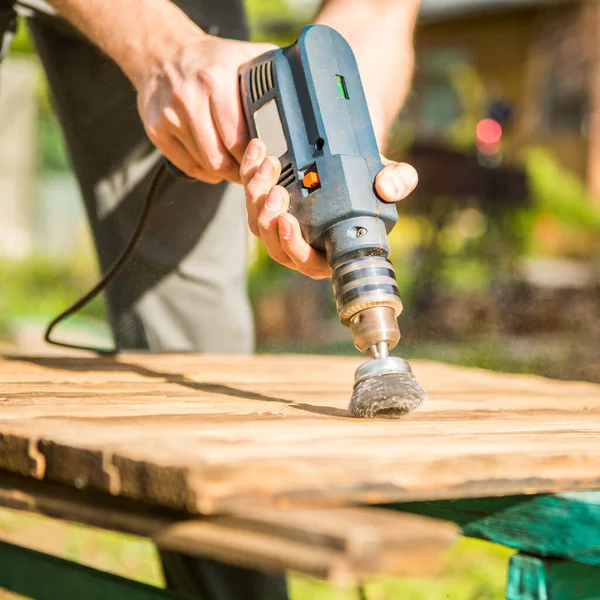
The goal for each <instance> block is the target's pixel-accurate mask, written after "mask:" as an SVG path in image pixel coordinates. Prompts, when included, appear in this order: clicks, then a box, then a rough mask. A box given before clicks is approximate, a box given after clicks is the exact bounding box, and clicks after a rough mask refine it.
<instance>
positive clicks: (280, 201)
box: [257, 185, 296, 269]
mask: <svg viewBox="0 0 600 600" xmlns="http://www.w3.org/2000/svg"><path fill="white" fill-rule="evenodd" d="M289 203H290V195H289V193H288V191H287V190H286V189H285V188H283V187H281V186H280V185H276V186H275V187H273V188H271V191H270V192H269V193H268V195H267V198H266V200H265V203H264V205H263V207H262V210H261V211H260V213H259V215H258V221H257V224H258V232H259V235H260V239H261V241H262V243H263V244H264V245H265V248H266V249H267V252H268V253H269V256H270V257H271V258H272V259H273V260H275V261H277V262H278V263H280V264H282V265H284V266H286V267H289V268H291V269H295V268H296V266H295V265H294V262H293V261H292V259H291V258H290V257H289V256H288V255H287V254H286V253H285V250H283V248H282V247H281V241H280V240H279V224H278V219H279V215H280V214H282V213H284V212H287V209H288V206H289Z"/></svg>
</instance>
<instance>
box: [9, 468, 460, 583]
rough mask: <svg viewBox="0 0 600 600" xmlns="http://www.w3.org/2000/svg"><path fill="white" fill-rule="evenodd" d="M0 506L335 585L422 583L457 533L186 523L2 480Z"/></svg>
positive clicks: (351, 513) (84, 495)
mask: <svg viewBox="0 0 600 600" xmlns="http://www.w3.org/2000/svg"><path fill="white" fill-rule="evenodd" d="M0 506H5V507H7V508H14V509H20V510H27V511H30V512H36V513H40V514H44V515H47V516H50V517H54V518H59V519H66V520H70V521H74V522H77V523H82V524H84V525H91V526H94V527H101V528H103V529H112V530H116V531H121V532H125V533H130V534H134V535H139V536H144V537H148V538H151V539H152V540H153V541H154V542H156V544H157V545H159V546H160V547H163V548H165V549H168V550H173V551H179V552H184V553H186V554H191V555H195V556H205V557H209V558H213V559H216V560H220V561H221V562H226V563H231V564H235V565H238V566H245V567H252V568H255V569H261V570H263V571H276V572H279V571H281V572H285V571H297V572H302V573H305V574H308V575H312V576H315V577H320V578H323V579H328V580H330V581H335V582H337V583H350V582H358V581H360V580H361V579H362V578H364V577H366V576H367V575H382V574H387V575H407V574H410V575H425V574H430V573H433V572H436V571H437V569H438V568H439V567H440V566H441V562H442V560H443V555H444V552H445V551H446V550H447V549H448V548H449V547H450V546H451V544H452V543H453V542H454V541H455V539H456V537H457V535H458V528H457V527H456V526H454V525H452V524H450V523H444V522H441V521H438V520H436V519H431V518H426V517H416V516H413V515H407V514H399V513H397V512H393V511H390V510H384V509H377V508H337V509H311V510H303V511H299V510H287V511H277V510H271V511H268V512H265V511H260V510H251V509H250V508H249V507H246V509H245V511H244V513H243V514H240V515H238V516H225V517H206V518H203V519H197V518H190V516H189V515H183V514H181V513H176V512H174V511H167V510H164V509H157V508H155V507H151V506H149V505H146V506H145V505H142V504H140V503H136V502H132V501H127V500H124V499H122V498H115V497H111V496H107V495H105V494H101V493H90V492H86V491H78V490H74V489H72V488H69V487H67V486H64V485H60V484H53V483H49V482H40V481H35V480H32V479H26V478H23V477H18V476H14V475H9V474H0Z"/></svg>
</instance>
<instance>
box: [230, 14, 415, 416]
mask: <svg viewBox="0 0 600 600" xmlns="http://www.w3.org/2000/svg"><path fill="white" fill-rule="evenodd" d="M239 83H240V94H241V102H242V106H243V110H244V114H245V117H246V122H247V126H248V129H249V131H250V135H251V137H252V138H260V139H262V140H263V141H264V142H265V144H266V147H267V152H268V153H269V154H271V155H274V156H276V157H278V158H279V160H280V162H281V176H280V178H279V181H278V184H279V185H281V186H283V187H285V188H286V189H287V191H288V192H289V194H290V208H289V210H290V212H291V213H292V214H293V215H294V216H295V217H296V218H297V219H298V221H299V223H300V227H301V229H302V234H303V236H304V238H305V239H306V241H307V242H308V243H309V244H310V245H311V246H313V247H314V248H316V249H317V250H320V251H322V252H324V253H326V255H327V260H328V262H329V264H330V266H331V267H332V269H333V275H332V283H333V292H334V295H335V301H336V306H337V312H338V315H339V318H340V321H341V322H342V324H343V325H345V326H347V327H349V328H350V330H351V331H352V338H353V341H354V345H355V346H356V348H357V349H358V350H359V351H360V352H362V353H364V354H369V355H370V356H371V357H372V360H370V361H368V362H366V363H364V364H363V365H361V366H360V367H359V368H358V369H357V371H356V377H355V388H354V394H353V398H352V402H351V411H352V412H353V413H354V414H355V415H357V416H365V417H373V416H387V417H394V416H398V415H400V414H404V413H406V412H409V411H411V410H413V409H414V408H416V407H417V406H418V405H420V404H421V403H422V401H423V400H424V399H425V393H424V392H423V390H422V388H421V387H420V386H419V384H418V383H417V382H416V380H415V379H414V376H413V374H412V371H411V368H410V366H409V365H408V363H407V362H406V361H404V360H403V359H401V358H397V357H390V356H389V352H390V350H392V349H393V348H394V347H395V346H396V345H397V344H398V341H399V340H400V330H399V327H398V321H397V318H398V316H399V314H400V312H401V311H402V302H401V299H400V293H399V291H398V284H397V282H396V276H395V273H394V268H393V266H392V263H391V262H390V261H389V258H388V257H389V254H390V247H389V243H388V238H387V236H388V234H389V232H390V231H391V230H392V228H393V227H394V225H395V224H396V222H397V220H398V214H397V211H396V207H395V205H394V204H391V203H388V202H384V201H382V200H381V199H380V198H379V197H378V196H377V193H376V191H375V187H374V181H375V176H376V175H377V173H378V172H379V171H380V170H381V169H382V168H383V164H382V163H381V157H380V154H379V150H378V147H377V141H376V139H375V134H374V131H373V127H372V124H371V120H370V117H369V112H368V108H367V101H366V98H365V94H364V91H363V87H362V84H361V80H360V76H359V72H358V67H357V64H356V61H355V58H354V55H353V53H352V50H351V48H350V46H349V45H348V43H347V42H346V41H345V40H344V38H343V37H342V36H341V35H340V34H339V33H337V32H336V31H335V30H333V29H331V28H330V27H326V26H323V25H311V26H308V27H306V28H305V29H304V30H303V31H302V33H301V35H300V37H299V38H298V40H297V41H296V42H295V43H294V44H292V45H291V46H288V47H286V48H281V49H277V50H273V51H270V52H267V53H265V54H263V55H261V56H259V57H257V58H255V59H253V60H252V61H250V62H248V63H246V64H245V65H243V66H242V67H241V68H240V71H239Z"/></svg>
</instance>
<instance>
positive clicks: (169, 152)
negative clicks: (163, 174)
mask: <svg viewBox="0 0 600 600" xmlns="http://www.w3.org/2000/svg"><path fill="white" fill-rule="evenodd" d="M148 136H149V137H150V140H151V141H152V143H153V144H154V145H155V146H156V147H157V148H158V149H159V150H160V151H161V152H162V153H163V154H164V156H165V157H166V158H167V159H168V160H169V161H171V162H172V163H173V164H174V165H175V166H176V167H177V168H178V169H179V170H181V171H183V172H184V173H185V174H186V175H188V176H189V177H193V178H194V179H198V180H199V181H204V182H205V183H219V182H221V181H222V179H221V178H219V177H217V176H215V175H213V174H211V173H207V172H205V171H204V170H203V169H201V168H200V167H199V166H198V163H197V162H196V161H195V160H194V159H193V158H192V156H191V155H190V153H189V152H188V151H187V150H186V149H185V147H184V146H183V144H182V143H181V142H180V141H179V140H178V139H177V138H176V137H175V136H173V135H169V134H165V133H158V132H156V131H155V130H153V129H149V130H148Z"/></svg>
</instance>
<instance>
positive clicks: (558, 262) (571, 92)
mask: <svg viewBox="0 0 600 600" xmlns="http://www.w3.org/2000/svg"><path fill="white" fill-rule="evenodd" d="M247 5H248V9H249V12H250V16H251V25H252V32H253V37H254V39H256V40H270V41H275V42H276V43H279V44H286V43H289V42H291V41H293V40H294V39H295V36H296V35H297V34H298V32H299V30H300V29H301V27H302V26H303V25H305V24H306V23H308V22H309V20H310V18H311V16H312V14H314V11H315V10H316V8H317V5H318V3H317V2H316V1H315V0H287V1H286V0H248V1H247ZM599 41H600V3H599V2H597V0H423V1H422V9H421V12H420V15H419V24H418V29H417V33H416V39H415V44H416V68H415V76H414V85H413V88H412V91H411V93H410V96H409V98H408V99H407V102H406V105H405V107H404V109H403V111H402V113H401V115H400V116H399V118H398V119H397V122H396V123H395V124H394V127H393V130H392V134H391V136H390V140H389V143H388V147H387V148H386V149H385V150H386V154H387V155H388V156H390V157H391V158H395V159H398V160H406V161H409V162H412V163H413V164H415V166H416V167H417V169H418V170H419V173H420V184H419V187H418V190H417V192H415V193H414V194H413V196H412V197H411V198H410V199H409V200H407V201H405V202H403V203H402V205H401V206H400V208H399V213H400V221H399V224H398V226H397V227H396V229H395V230H394V232H393V234H392V236H391V242H392V248H393V256H392V258H393V261H394V263H395V266H396V269H397V272H398V274H399V278H400V285H401V288H402V291H403V298H404V304H405V310H404V313H403V315H402V316H401V326H402V330H403V334H404V337H403V342H402V343H401V346H400V347H399V349H398V352H399V353H403V354H404V355H406V356H415V355H416V356H424V357H432V358H442V359H444V360H450V361H456V362H461V363H463V364H477V365H481V366H487V367H493V368H498V369H508V370H513V371H514V370H519V371H533V372H540V373H544V374H547V375H553V376H558V377H570V378H571V377H582V378H587V379H595V380H600V342H599V338H600V336H599V335H598V334H599V332H600V284H599V283H598V275H599V273H600V260H599V257H600V235H599V233H600V169H599V168H596V165H600V120H599V114H600V112H599V109H600V70H599V69H600V62H599V60H598V59H599V53H600V43H599ZM382 60H385V57H382ZM0 77H2V87H1V93H0V158H2V160H0V199H1V201H0V281H1V283H0V339H2V340H3V342H0V343H4V344H5V345H9V346H11V347H14V346H15V345H17V346H20V347H28V348H36V349H43V346H42V345H41V342H40V333H41V328H42V326H43V324H44V323H45V322H46V320H47V319H48V318H49V317H51V316H52V314H53V313H55V312H57V311H59V310H60V309H61V308H63V307H64V306H66V305H67V304H68V303H69V302H70V301H72V300H73V299H74V298H75V297H76V296H77V295H78V294H79V293H81V291H83V290H84V289H85V287H86V286H88V285H89V284H91V283H92V282H93V281H94V278H95V277H96V262H95V256H94V253H93V250H92V247H91V243H90V238H89V233H88V230H87V225H86V223H85V219H84V213H83V210H82V206H81V203H80V201H79V193H78V190H77V186H76V185H75V182H74V179H73V176H72V173H71V171H70V168H69V163H68V160H67V158H66V154H65V151H64V146H63V142H62V138H61V135H60V130H59V128H58V126H57V123H56V120H55V117H54V113H53V111H52V107H51V102H50V100H49V98H48V94H47V90H46V85H45V82H44V79H43V76H42V74H41V71H40V69H39V66H38V63H37V60H36V57H35V54H34V53H33V51H32V48H31V44H30V43H29V40H28V37H27V34H26V30H25V28H24V27H22V28H21V30H20V33H19V35H18V37H17V40H16V42H15V44H14V45H13V50H12V53H11V54H10V55H9V57H8V59H7V61H6V64H4V65H3V67H2V69H1V70H0ZM250 292H251V297H252V301H253V304H254V308H255V315H256V324H257V330H258V339H259V349H260V350H261V351H291V352H302V351H318V352H343V353H346V352H353V349H352V348H351V347H350V344H349V341H348V335H347V332H346V331H345V330H343V329H342V327H341V326H340V325H339V324H338V322H337V319H336V318H335V313H334V307H333V304H332V297H331V296H332V295H331V290H330V283H329V282H328V281H325V282H312V281H310V280H308V279H306V278H304V277H301V276H298V275H297V274H294V273H292V272H290V271H288V270H286V269H284V268H282V267H279V266H278V265H275V264H274V263H273V262H272V261H270V259H269V258H268V256H266V255H265V253H264V252H263V251H262V249H261V247H260V246H259V245H257V244H255V245H253V248H252V264H251V272H250ZM102 317H103V309H102V305H101V303H97V304H95V305H93V306H92V307H90V308H89V309H88V310H87V311H86V312H85V314H84V315H83V316H82V317H80V318H74V319H72V320H71V321H70V325H69V326H65V327H66V328H67V329H70V331H65V335H67V337H68V336H69V335H70V336H79V338H78V339H80V340H81V339H89V338H90V336H92V337H94V340H97V339H100V338H102V339H105V338H107V337H108V332H107V329H106V327H105V326H104V325H103V320H102Z"/></svg>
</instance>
